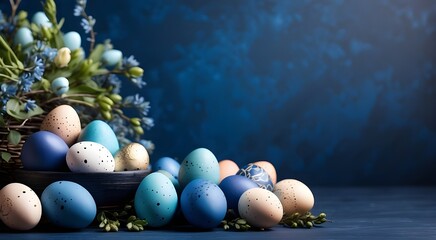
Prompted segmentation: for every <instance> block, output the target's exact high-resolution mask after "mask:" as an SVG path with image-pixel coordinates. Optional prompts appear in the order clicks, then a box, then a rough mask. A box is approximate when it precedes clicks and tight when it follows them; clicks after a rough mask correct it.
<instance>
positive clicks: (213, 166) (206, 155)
mask: <svg viewBox="0 0 436 240" xmlns="http://www.w3.org/2000/svg"><path fill="white" fill-rule="evenodd" d="M194 179H204V180H209V181H211V182H212V183H215V184H218V182H219V179H220V168H219V164H218V160H217V159H216V157H215V155H214V154H213V153H212V152H211V151H210V150H209V149H206V148H197V149H195V150H194V151H192V152H191V153H189V154H188V156H186V158H185V159H184V160H183V162H182V164H181V165H180V169H179V183H180V186H181V187H182V188H184V187H185V186H186V185H188V183H189V182H191V181H192V180H194Z"/></svg>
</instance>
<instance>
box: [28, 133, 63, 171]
mask: <svg viewBox="0 0 436 240" xmlns="http://www.w3.org/2000/svg"><path fill="white" fill-rule="evenodd" d="M67 151H68V146H67V144H66V143H65V142H64V140H62V138H60V137H59V136H58V135H56V134H54V133H51V132H47V131H38V132H36V133H33V134H31V135H30V136H29V138H28V139H27V140H26V142H25V143H24V144H23V148H22V149H21V156H20V159H21V162H22V164H23V167H24V168H25V169H28V170H34V171H64V170H67V169H68V167H67V164H66V162H65V155H66V154H67Z"/></svg>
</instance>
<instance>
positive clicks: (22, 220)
mask: <svg viewBox="0 0 436 240" xmlns="http://www.w3.org/2000/svg"><path fill="white" fill-rule="evenodd" d="M41 215H42V207H41V201H40V200H39V198H38V196H37V195H36V193H35V192H34V191H33V190H32V189H30V188H29V187H28V186H26V185H24V184H21V183H10V184H8V185H6V186H5V187H3V188H2V190H0V219H1V220H2V221H3V223H4V224H6V226H8V227H9V228H11V229H14V230H22V231H25V230H30V229H32V228H34V227H35V226H36V225H38V223H39V221H40V220H41Z"/></svg>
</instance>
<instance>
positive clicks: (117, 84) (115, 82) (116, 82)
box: [108, 74, 121, 94]
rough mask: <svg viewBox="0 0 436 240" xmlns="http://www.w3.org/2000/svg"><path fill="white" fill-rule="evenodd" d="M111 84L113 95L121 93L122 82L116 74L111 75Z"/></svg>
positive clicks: (109, 80) (109, 78)
mask: <svg viewBox="0 0 436 240" xmlns="http://www.w3.org/2000/svg"><path fill="white" fill-rule="evenodd" d="M108 82H109V84H110V85H111V86H112V87H113V88H112V92H113V93H117V94H118V93H120V90H121V80H120V78H118V76H117V75H115V74H110V75H109V77H108Z"/></svg>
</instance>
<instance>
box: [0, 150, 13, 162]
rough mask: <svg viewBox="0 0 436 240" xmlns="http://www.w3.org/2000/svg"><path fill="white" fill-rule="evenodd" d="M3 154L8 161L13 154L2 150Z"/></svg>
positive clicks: (3, 157)
mask: <svg viewBox="0 0 436 240" xmlns="http://www.w3.org/2000/svg"><path fill="white" fill-rule="evenodd" d="M1 156H2V159H3V160H5V161H6V162H9V160H11V154H10V153H8V152H2V153H1Z"/></svg>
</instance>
